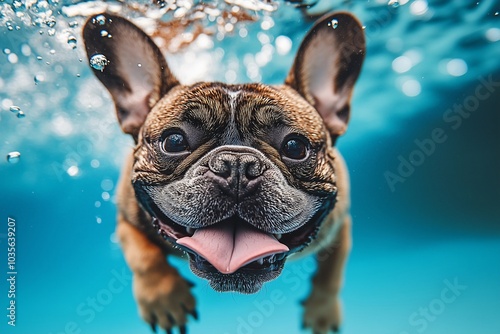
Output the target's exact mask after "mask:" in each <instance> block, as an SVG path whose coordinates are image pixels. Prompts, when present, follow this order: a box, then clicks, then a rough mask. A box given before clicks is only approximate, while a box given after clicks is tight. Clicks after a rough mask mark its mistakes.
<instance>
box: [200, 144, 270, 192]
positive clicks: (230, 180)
mask: <svg viewBox="0 0 500 334" xmlns="http://www.w3.org/2000/svg"><path fill="white" fill-rule="evenodd" d="M208 168H209V169H210V171H211V172H212V173H210V174H211V177H212V178H213V179H214V181H215V182H216V183H217V184H218V185H219V187H220V188H221V189H222V190H223V191H224V192H226V193H228V194H230V195H231V196H234V197H235V198H238V199H242V198H243V197H245V196H247V195H249V194H250V193H252V192H253V191H254V190H255V189H256V187H257V186H258V185H259V184H260V181H261V176H262V174H263V173H264V170H265V166H264V164H263V163H262V162H261V161H260V159H259V158H258V157H256V156H255V155H253V154H250V153H246V152H245V153H243V152H242V153H238V152H219V153H218V154H216V155H215V156H213V157H212V158H211V159H210V160H209V161H208Z"/></svg>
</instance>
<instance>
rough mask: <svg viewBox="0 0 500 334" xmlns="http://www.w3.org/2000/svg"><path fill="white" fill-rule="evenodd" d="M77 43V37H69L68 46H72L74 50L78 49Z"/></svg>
mask: <svg viewBox="0 0 500 334" xmlns="http://www.w3.org/2000/svg"><path fill="white" fill-rule="evenodd" d="M76 42H77V40H76V37H75V36H73V35H70V36H69V37H68V45H69V46H71V48H72V49H76Z"/></svg>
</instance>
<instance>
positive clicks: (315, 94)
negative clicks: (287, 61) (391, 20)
mask: <svg viewBox="0 0 500 334" xmlns="http://www.w3.org/2000/svg"><path fill="white" fill-rule="evenodd" d="M365 50H366V47H365V36H364V32H363V28H362V27H361V24H360V23H359V22H358V20H357V19H356V18H354V16H352V15H351V14H349V13H331V14H327V15H326V16H324V17H322V18H321V19H320V20H319V21H318V22H317V23H316V24H315V25H314V26H313V28H312V29H311V30H310V31H309V33H308V34H307V35H306V37H305V38H304V40H303V42H302V44H301V46H300V48H299V51H298V53H297V55H296V57H295V61H294V64H293V67H292V69H291V70H290V73H289V74H288V77H287V79H286V81H285V83H286V84H288V85H290V86H291V87H293V88H294V89H295V90H296V91H298V92H299V93H300V94H301V95H302V97H304V98H305V99H306V100H307V101H308V102H309V103H311V104H312V105H313V106H314V107H315V108H316V110H318V112H319V113H320V114H321V116H322V117H323V119H324V121H325V124H326V126H327V128H328V130H329V131H330V133H331V135H332V138H333V139H335V138H336V137H337V136H339V135H342V134H343V133H344V132H345V130H346V129H347V123H348V121H349V116H350V98H351V94H352V89H353V86H354V82H355V81H356V79H357V78H358V75H359V73H360V71H361V65H362V64H363V59H364V56H365Z"/></svg>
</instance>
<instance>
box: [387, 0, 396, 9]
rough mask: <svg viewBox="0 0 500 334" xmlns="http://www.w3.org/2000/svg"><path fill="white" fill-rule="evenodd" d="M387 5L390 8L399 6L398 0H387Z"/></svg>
mask: <svg viewBox="0 0 500 334" xmlns="http://www.w3.org/2000/svg"><path fill="white" fill-rule="evenodd" d="M387 5H389V6H391V7H392V8H398V7H399V0H389V2H388V3H387Z"/></svg>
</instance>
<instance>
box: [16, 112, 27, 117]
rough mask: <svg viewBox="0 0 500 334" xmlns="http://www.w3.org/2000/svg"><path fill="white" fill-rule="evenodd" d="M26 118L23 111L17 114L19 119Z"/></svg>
mask: <svg viewBox="0 0 500 334" xmlns="http://www.w3.org/2000/svg"><path fill="white" fill-rule="evenodd" d="M24 117H26V114H25V113H24V112H23V111H22V110H21V111H19V112H18V113H17V118H24Z"/></svg>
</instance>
